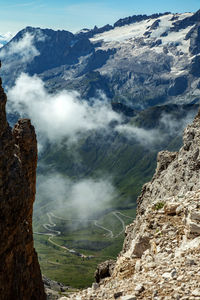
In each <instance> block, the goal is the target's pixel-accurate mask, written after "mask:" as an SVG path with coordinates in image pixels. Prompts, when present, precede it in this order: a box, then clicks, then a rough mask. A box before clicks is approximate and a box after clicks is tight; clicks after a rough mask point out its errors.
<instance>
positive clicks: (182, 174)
mask: <svg viewBox="0 0 200 300" xmlns="http://www.w3.org/2000/svg"><path fill="white" fill-rule="evenodd" d="M199 173H200V111H199V113H198V115H197V116H196V118H195V120H194V122H193V124H191V125H189V126H188V127H187V128H186V129H185V132H184V136H183V147H182V148H181V149H180V151H179V152H175V153H170V152H168V151H162V152H160V153H159V154H158V164H157V169H156V173H155V175H154V176H153V178H152V181H151V182H149V183H147V184H146V185H144V187H143V190H142V194H141V196H140V197H139V199H138V212H137V217H136V219H135V221H134V222H133V223H132V224H131V225H129V226H128V227H127V229H126V238H125V241H124V246H123V251H122V252H121V254H120V255H119V257H118V259H117V262H116V264H115V267H114V270H113V271H112V272H111V273H110V274H109V275H110V277H107V278H104V279H102V280H101V281H100V283H94V284H93V286H92V288H88V289H87V290H83V291H81V292H79V293H78V294H72V295H70V296H69V298H70V299H76V300H83V299H99V300H100V299H121V300H136V299H145V300H147V299H149V300H150V299H154V300H169V299H176V300H179V299H181V300H186V299H189V300H195V299H200V175H199ZM69 298H65V297H62V298H61V299H62V300H64V299H69Z"/></svg>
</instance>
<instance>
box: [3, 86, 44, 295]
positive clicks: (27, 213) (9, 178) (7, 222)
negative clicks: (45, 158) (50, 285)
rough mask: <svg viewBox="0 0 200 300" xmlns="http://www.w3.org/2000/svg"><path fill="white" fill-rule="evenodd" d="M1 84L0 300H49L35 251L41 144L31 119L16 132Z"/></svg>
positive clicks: (18, 125)
mask: <svg viewBox="0 0 200 300" xmlns="http://www.w3.org/2000/svg"><path fill="white" fill-rule="evenodd" d="M5 105H6V95H5V93H4V91H3V89H2V87H1V81H0V300H11V299H17V300H30V299H32V300H43V299H46V295H45V293H44V287H43V283H42V277H41V272H40V267H39V264H38V259H37V254H36V252H35V250H34V247H33V234H32V210H33V202H34V200H35V182H36V165H37V141H36V135H35V131H34V128H33V126H32V125H31V123H30V120H28V119H21V120H19V121H18V123H17V124H16V125H15V127H14V128H13V130H11V128H10V127H9V125H8V123H7V120H6V113H5Z"/></svg>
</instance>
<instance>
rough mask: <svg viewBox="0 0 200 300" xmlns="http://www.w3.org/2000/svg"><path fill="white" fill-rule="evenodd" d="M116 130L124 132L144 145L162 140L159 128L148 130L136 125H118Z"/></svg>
mask: <svg viewBox="0 0 200 300" xmlns="http://www.w3.org/2000/svg"><path fill="white" fill-rule="evenodd" d="M116 130H117V131H118V132H119V133H122V134H124V135H125V136H126V137H127V138H129V139H133V138H134V139H136V140H137V141H138V142H139V143H141V144H142V145H143V146H149V145H152V144H155V143H157V142H159V141H161V135H160V132H159V130H158V129H151V130H147V129H144V128H139V127H136V126H134V125H129V124H125V125H118V126H117V127H116Z"/></svg>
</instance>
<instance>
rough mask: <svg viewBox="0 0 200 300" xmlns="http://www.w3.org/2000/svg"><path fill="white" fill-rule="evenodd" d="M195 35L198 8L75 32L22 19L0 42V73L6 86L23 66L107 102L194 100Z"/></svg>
mask: <svg viewBox="0 0 200 300" xmlns="http://www.w3.org/2000/svg"><path fill="white" fill-rule="evenodd" d="M199 41H200V10H198V11H197V12H195V13H183V14H178V13H177V14H173V13H165V14H154V15H152V16H146V15H138V16H132V17H128V18H125V19H120V20H119V21H117V22H116V23H115V24H114V26H111V25H106V26H104V27H102V28H97V27H95V28H94V29H92V30H89V29H84V30H82V31H81V32H78V33H76V34H73V33H71V32H68V31H64V30H62V31H54V30H51V29H40V28H32V27H27V28H25V29H23V30H22V31H20V32H19V33H18V34H17V35H16V36H15V37H13V39H12V40H11V41H10V42H9V43H8V44H6V45H5V46H4V47H2V48H1V49H0V58H1V59H2V62H3V68H2V73H1V74H2V78H3V79H4V81H5V83H6V84H7V86H10V87H11V86H13V85H14V83H15V80H16V79H17V78H18V77H19V76H20V74H21V72H26V73H28V74H29V75H31V76H32V75H34V74H36V75H38V76H39V77H40V78H41V79H42V80H43V81H44V82H45V86H46V87H47V89H48V90H49V92H54V91H55V90H57V91H58V90H76V91H78V92H79V93H80V94H81V96H82V97H83V98H84V99H87V100H90V99H91V98H93V97H99V91H102V92H103V93H104V94H105V95H106V96H107V98H108V100H109V101H110V102H114V103H116V102H120V103H123V104H127V105H128V106H130V107H132V108H134V109H136V110H141V109H145V108H148V107H151V106H154V105H163V104H168V103H171V104H172V103H173V104H195V103H199V102H200V71H199V70H200V55H199V54H200V42H199ZM27 43H28V44H27ZM26 44H27V46H26V47H25V45H26ZM19 49H20V51H19ZM27 52H28V55H27ZM11 74H12V76H11Z"/></svg>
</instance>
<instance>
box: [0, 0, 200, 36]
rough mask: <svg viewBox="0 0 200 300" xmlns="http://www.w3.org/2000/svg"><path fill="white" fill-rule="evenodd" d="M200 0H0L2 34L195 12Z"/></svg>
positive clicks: (70, 27)
mask: <svg viewBox="0 0 200 300" xmlns="http://www.w3.org/2000/svg"><path fill="white" fill-rule="evenodd" d="M199 8H200V1H199V0H190V1H188V0H168V1H162V0H151V1H150V0H140V1H138V0H101V1H99V0H92V1H91V0H86V1H83V0H26V1H25V0H21V1H19V0H0V34H5V33H7V32H11V33H12V34H15V33H17V32H18V31H19V30H21V29H23V28H24V27H26V26H33V27H41V28H52V29H64V30H69V31H72V32H74V33H75V32H77V31H79V30H80V29H82V28H93V27H94V26H95V25H97V26H98V27H101V26H103V25H106V24H108V23H109V24H111V25H112V24H113V23H114V22H115V21H117V20H118V19H120V18H123V17H127V16H131V15H134V14H152V13H156V12H166V11H171V12H194V11H197V10H198V9H199Z"/></svg>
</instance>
